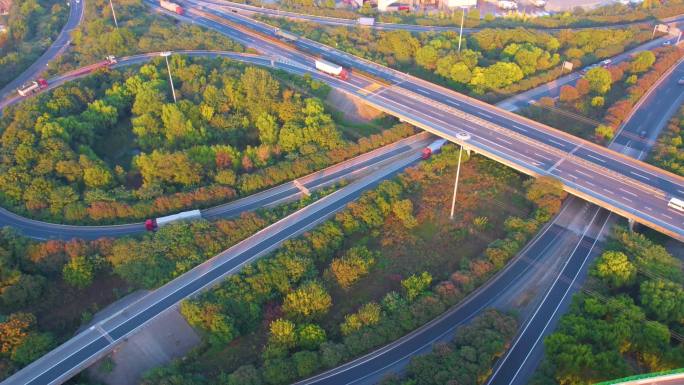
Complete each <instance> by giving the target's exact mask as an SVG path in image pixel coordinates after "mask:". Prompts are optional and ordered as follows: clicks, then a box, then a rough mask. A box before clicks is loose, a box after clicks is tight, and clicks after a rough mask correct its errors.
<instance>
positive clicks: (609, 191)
mask: <svg viewBox="0 0 684 385" xmlns="http://www.w3.org/2000/svg"><path fill="white" fill-rule="evenodd" d="M603 191H605V192H607V193H608V194H611V195H615V193H614V192H612V191H611V190H608V189H607V188H604V189H603Z"/></svg>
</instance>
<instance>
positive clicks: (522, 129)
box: [513, 124, 527, 132]
mask: <svg viewBox="0 0 684 385" xmlns="http://www.w3.org/2000/svg"><path fill="white" fill-rule="evenodd" d="M513 127H515V128H517V129H518V130H520V131H522V132H527V130H526V129H524V128H522V127H520V126H516V125H515V124H514V125H513Z"/></svg>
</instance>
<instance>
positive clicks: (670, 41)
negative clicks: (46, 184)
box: [76, 0, 672, 47]
mask: <svg viewBox="0 0 684 385" xmlns="http://www.w3.org/2000/svg"><path fill="white" fill-rule="evenodd" d="M76 1H78V0H76ZM670 45H672V40H665V41H664V42H663V47H667V46H670Z"/></svg>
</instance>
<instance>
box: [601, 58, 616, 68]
mask: <svg viewBox="0 0 684 385" xmlns="http://www.w3.org/2000/svg"><path fill="white" fill-rule="evenodd" d="M612 62H613V61H612V60H610V59H606V60H604V61H602V62H601V66H603V67H608V66H609V65H610V63H612Z"/></svg>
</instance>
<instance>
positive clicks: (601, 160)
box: [587, 154, 606, 163]
mask: <svg viewBox="0 0 684 385" xmlns="http://www.w3.org/2000/svg"><path fill="white" fill-rule="evenodd" d="M587 156H588V157H590V158H591V159H594V160H598V161H599V162H601V163H606V161H605V160H603V159H601V158H598V157H596V156H593V155H589V154H587Z"/></svg>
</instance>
